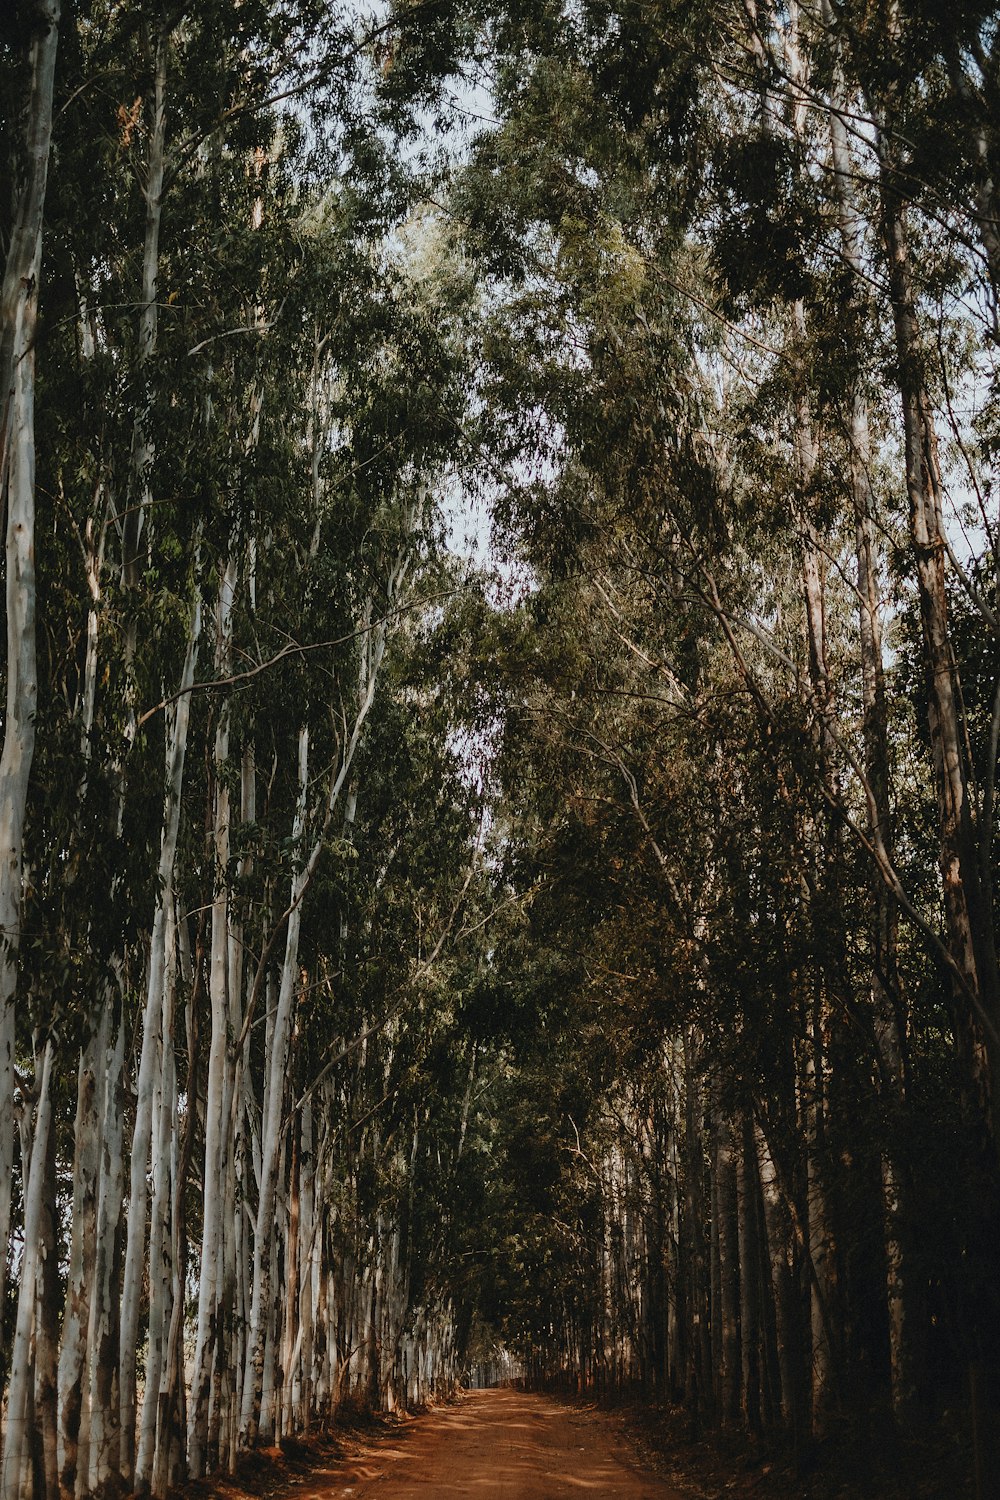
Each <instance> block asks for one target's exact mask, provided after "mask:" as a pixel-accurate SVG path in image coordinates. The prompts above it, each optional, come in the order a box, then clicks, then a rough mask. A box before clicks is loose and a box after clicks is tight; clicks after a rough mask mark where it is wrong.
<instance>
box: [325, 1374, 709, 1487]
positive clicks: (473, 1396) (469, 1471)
mask: <svg viewBox="0 0 1000 1500" xmlns="http://www.w3.org/2000/svg"><path fill="white" fill-rule="evenodd" d="M308 1493H309V1495H310V1496H315V1500H411V1497H422V1500H431V1497H434V1500H562V1497H564V1496H565V1497H571V1496H572V1497H577V1500H583V1497H584V1496H585V1495H592V1496H594V1497H595V1500H684V1497H683V1496H682V1494H681V1492H680V1491H679V1490H676V1489H674V1488H672V1487H670V1486H669V1485H667V1484H665V1483H664V1482H663V1481H662V1480H660V1479H657V1478H654V1477H653V1476H652V1475H650V1474H648V1473H643V1472H642V1471H640V1469H639V1468H638V1467H637V1459H636V1457H635V1454H634V1452H633V1451H632V1450H631V1449H629V1448H628V1447H627V1446H626V1445H625V1443H624V1441H623V1439H622V1437H621V1435H620V1433H618V1432H617V1431H616V1430H615V1428H614V1427H613V1426H612V1425H611V1424H610V1423H609V1422H608V1421H607V1420H606V1419H605V1418H603V1417H602V1416H601V1415H600V1414H599V1413H596V1412H594V1411H593V1410H590V1411H581V1410H580V1408H579V1407H575V1406H572V1405H567V1404H565V1403H563V1402H561V1401H559V1400H556V1399H554V1398H553V1397H551V1396H538V1395H534V1394H533V1395H525V1394H523V1393H522V1392H520V1391H510V1390H492V1391H474V1392H470V1393H469V1394H468V1395H466V1396H465V1397H464V1398H463V1400H462V1401H460V1402H459V1403H457V1404H456V1405H454V1406H451V1407H444V1408H439V1409H438V1410H436V1411H434V1412H432V1413H431V1414H429V1415H428V1416H426V1417H424V1418H423V1419H422V1420H421V1421H419V1422H417V1423H415V1424H414V1425H413V1426H412V1427H411V1428H410V1429H409V1431H408V1432H407V1433H406V1435H405V1437H404V1438H403V1439H402V1441H401V1442H392V1443H381V1444H379V1446H378V1448H377V1449H376V1450H375V1451H374V1452H373V1453H372V1454H371V1455H370V1459H369V1461H368V1462H366V1463H364V1464H362V1465H359V1466H357V1469H356V1472H355V1473H353V1474H351V1475H350V1476H344V1477H338V1478H334V1477H333V1475H330V1476H328V1482H327V1483H326V1484H325V1485H324V1486H323V1487H322V1488H320V1487H317V1488H316V1489H315V1490H313V1489H312V1488H311V1487H310V1489H309V1491H308Z"/></svg>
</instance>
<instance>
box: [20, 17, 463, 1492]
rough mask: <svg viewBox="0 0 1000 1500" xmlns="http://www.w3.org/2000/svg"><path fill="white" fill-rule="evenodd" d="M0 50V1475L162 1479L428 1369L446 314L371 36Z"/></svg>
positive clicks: (286, 25)
mask: <svg viewBox="0 0 1000 1500" xmlns="http://www.w3.org/2000/svg"><path fill="white" fill-rule="evenodd" d="M4 26H5V35H4V38H3V49H2V52H0V64H2V70H3V88H4V93H5V102H6V104H7V105H8V107H7V108H5V109H4V110H3V119H4V121H5V124H4V127H3V128H4V138H3V141H2V145H0V156H2V159H3V160H4V162H5V164H9V166H10V168H11V176H10V181H11V183H12V187H13V193H12V195H11V197H12V201H11V203H10V204H5V207H4V210H3V211H4V214H5V216H6V217H5V222H4V226H3V228H4V240H5V244H6V246H7V260H6V271H5V280H4V292H3V328H4V344H3V360H2V368H3V382H2V389H3V392H4V407H3V412H4V423H3V433H4V440H3V488H4V495H5V499H6V516H7V570H6V584H7V654H6V661H7V705H6V711H5V715H4V721H3V736H4V738H3V761H2V772H0V776H2V782H3V788H2V792H0V806H2V818H3V824H2V829H0V836H2V843H3V854H2V860H0V866H2V875H0V882H2V891H0V903H2V917H0V921H2V924H3V930H4V948H3V964H2V971H0V974H2V977H0V983H2V987H3V988H2V993H0V1193H2V1197H0V1245H2V1246H3V1253H2V1255H0V1276H2V1277H4V1278H5V1279H4V1280H3V1281H2V1282H0V1306H2V1310H3V1317H2V1329H3V1333H2V1343H0V1365H2V1370H3V1379H4V1395H5V1411H4V1420H3V1449H2V1482H0V1489H2V1493H3V1496H4V1497H5V1500H14V1497H16V1496H28V1495H31V1496H36V1497H39V1496H43V1495H45V1496H49V1497H54V1496H56V1495H61V1496H68V1497H72V1496H74V1495H86V1494H103V1493H111V1492H117V1491H119V1490H122V1489H125V1490H128V1491H132V1490H135V1491H138V1492H150V1491H152V1492H153V1493H155V1494H160V1495H162V1494H164V1493H166V1490H167V1487H168V1486H169V1485H171V1484H173V1483H175V1482H176V1481H177V1480H178V1479H180V1478H182V1477H184V1476H193V1477H197V1476H199V1475H202V1474H204V1473H206V1472H209V1471H211V1470H212V1469H215V1468H220V1467H221V1468H223V1469H226V1468H231V1467H232V1465H233V1463H234V1461H235V1456H236V1453H237V1451H238V1449H239V1448H242V1447H247V1446H250V1445H252V1444H253V1443H255V1442H256V1441H257V1440H258V1439H260V1440H263V1441H272V1440H274V1439H275V1438H276V1437H278V1436H281V1435H283V1434H287V1433H289V1432H291V1431H299V1430H302V1429H307V1428H308V1427H309V1426H310V1424H311V1423H313V1422H315V1421H317V1420H319V1419H326V1418H328V1417H329V1416H330V1415H331V1414H332V1413H333V1412H334V1411H335V1410H336V1409H337V1407H338V1406H339V1405H340V1403H341V1402H343V1401H344V1400H349V1399H356V1400H365V1401H369V1402H372V1403H374V1404H376V1405H387V1406H389V1407H392V1406H394V1405H398V1404H401V1403H403V1404H405V1403H407V1402H409V1403H411V1404H412V1403H414V1402H421V1401H423V1400H425V1399H426V1398H427V1395H428V1393H429V1392H430V1391H431V1390H433V1389H435V1388H437V1387H440V1386H444V1387H447V1386H448V1385H449V1384H450V1383H451V1382H453V1380H454V1379H455V1373H456V1369H457V1362H458V1359H459V1354H460V1349H459V1340H460V1336H461V1335H462V1322H461V1312H460V1309H459V1308H458V1307H457V1306H456V1304H455V1299H454V1294H453V1292H452V1290H451V1288H450V1285H449V1282H448V1279H447V1275H446V1271H447V1268H448V1266H449V1264H450V1258H451V1256H452V1254H453V1247H452V1242H451V1237H450V1235H449V1232H448V1218H447V1214H446V1212H445V1209H444V1207H442V1208H440V1209H439V1210H438V1211H437V1212H436V1213H435V1214H434V1216H433V1217H429V1213H430V1207H429V1206H430V1205H431V1204H433V1203H435V1202H437V1203H440V1204H441V1205H447V1204H448V1203H449V1202H451V1201H452V1199H453V1198H454V1200H455V1201H456V1202H457V1203H458V1204H461V1203H462V1202H463V1201H465V1199H467V1198H468V1197H469V1196H470V1194H471V1196H473V1197H474V1193H473V1192H472V1187H471V1184H472V1182H473V1181H474V1176H475V1171H476V1166H475V1162H474V1161H473V1162H472V1163H471V1165H469V1164H463V1161H464V1158H465V1157H466V1156H467V1153H466V1133H467V1129H468V1119H469V1111H470V1099H471V1093H472V1090H473V1089H474V1086H475V1083H476V1079H477V1073H476V1050H475V1046H474V1044H473V1041H472V1040H471V1039H470V1037H469V1036H468V1035H467V1034H466V1032H465V1030H464V1029H463V1027H462V1026H461V1024H460V1011H461V996H462V975H463V974H464V973H465V972H466V970H467V969H469V965H470V963H471V960H470V958H469V953H470V952H471V949H470V948H469V944H468V941H467V940H466V939H465V938H464V936H463V928H464V926H465V925H467V924H468V923H469V921H470V916H469V914H470V912H473V911H475V910H476V908H477V903H478V902H479V900H480V887H481V884H482V881H481V875H480V869H481V863H482V818H481V808H480V796H479V792H478V789H477V784H476V777H475V769H474V765H473V762H472V760H471V759H470V757H469V755H468V754H465V753H464V752H461V747H460V746H458V745H457V744H456V743H454V741H453V739H450V738H449V722H448V718H447V715H446V712H445V706H444V704H443V702H441V701H439V698H440V695H439V694H438V693H437V691H436V689H435V687H434V682H433V679H432V678H429V676H428V672H429V665H428V664H429V663H431V662H432V661H433V656H434V648H433V638H434V630H435V621H436V620H437V619H439V617H440V614H441V611H442V609H443V607H444V605H445V603H446V601H447V600H448V599H449V598H450V597H451V596H452V595H453V594H454V592H455V589H456V587H457V576H456V574H455V570H454V567H453V566H452V564H451V563H450V562H449V560H448V558H447V556H446V554H445V552H444V550H443V547H442V543H441V531H442V524H443V523H442V520H441V514H440V501H439V499H438V496H439V495H440V493H441V486H442V485H443V483H444V482H445V477H446V475H447V473H448V471H449V466H452V465H453V464H454V462H455V461H456V440H455V439H456V431H457V428H458V423H459V422H460V420H461V412H462V406H463V402H464V399H465V398H464V394H463V389H462V385H461V382H460V379H459V375H460V370H461V362H462V350H461V346H460V341H459V338H458V332H459V323H460V298H459V297H458V294H457V291H455V292H453V293H451V294H449V292H448V289H447V285H446V283H444V282H441V283H440V284H438V283H432V281H431V279H430V278H429V277H428V276H427V275H425V274H423V272H422V271H421V268H420V252H419V244H418V243H417V242H418V241H419V232H418V231H417V230H414V231H413V237H414V244H415V248H414V249H413V250H412V252H411V253H408V252H406V250H405V246H404V245H403V243H402V241H401V240H399V239H398V238H397V239H396V240H395V241H393V240H392V239H391V238H390V232H391V231H394V230H395V228H396V226H398V225H399V224H400V223H401V222H402V221H403V220H404V219H405V218H406V217H407V215H408V214H409V212H410V208H411V203H412V198H413V192H414V188H413V184H412V182H411V181H410V176H411V168H410V167H408V166H407V165H406V163H405V161H404V160H403V159H402V158H400V157H399V155H398V154H397V153H395V152H394V151H393V149H392V146H391V142H392V140H393V131H394V128H395V126H396V125H399V124H401V123H402V116H401V114H400V108H399V106H397V105H395V104H393V103H391V101H388V100H387V99H385V98H380V97H379V95H378V93H377V90H376V87H375V82H374V80H377V79H378V78H379V77H380V74H379V71H378V68H377V66H375V64H376V63H377V59H378V56H379V55H380V53H379V49H380V47H381V46H383V45H387V44H388V43H385V44H383V43H382V42H380V41H379V38H380V37H385V38H390V39H391V37H392V36H393V35H395V34H396V33H395V32H393V30H392V28H391V27H388V23H387V22H386V20H385V18H384V17H383V18H381V19H377V18H376V19H369V20H367V21H363V20H362V19H361V18H359V17H357V16H355V15H354V14H353V13H352V12H351V11H350V9H348V10H346V11H345V12H344V14H343V15H341V14H339V13H338V12H337V11H331V10H330V8H329V7H327V6H325V5H322V6H314V5H310V4H309V3H306V4H302V5H299V4H297V3H292V4H289V5H287V6H284V5H249V6H248V5H245V4H242V5H241V4H237V5H231V4H220V5H208V6H199V7H188V6H185V5H183V4H180V5H176V6H174V5H158V4H157V5H148V6H146V5H133V6H124V7H123V6H119V5H114V4H110V5H106V4H102V3H95V4H90V5H77V6H74V7H73V8H72V9H71V10H68V11H64V13H63V14H62V15H60V12H59V7H58V5H57V4H56V3H55V0H53V3H45V4H43V5H36V4H25V5H22V6H19V7H15V8H14V11H13V14H12V15H10V16H8V17H7V19H6V20H5V22H4ZM396 30H397V31H398V27H397V28H396ZM317 36H318V37H319V41H318V42H317V40H316V38H317ZM282 101H285V102H284V103H282ZM473 925H475V922H474V921H473ZM473 971H474V965H473V967H472V970H470V972H473ZM463 1173H464V1174H465V1175H464V1178H463ZM470 1173H471V1174H472V1175H471V1177H470ZM460 1184H461V1191H460ZM8 1246H9V1250H8Z"/></svg>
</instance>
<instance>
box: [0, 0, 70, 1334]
mask: <svg viewBox="0 0 1000 1500" xmlns="http://www.w3.org/2000/svg"><path fill="white" fill-rule="evenodd" d="M37 18H38V31H37V34H36V36H35V39H34V41H33V43H32V48H31V95H30V101H29V106H28V128H27V138H26V145H27V173H26V178H25V186H24V190H23V192H22V194H21V197H20V200H19V202H18V205H17V210H16V213H15V218H14V225H13V229H12V232H11V239H10V246H9V249H8V251H7V260H6V264H5V267H4V278H3V292H2V307H0V313H2V317H0V380H2V382H3V384H2V388H0V401H2V403H3V407H2V414H0V495H3V493H4V491H6V502H7V540H6V567H7V584H6V604H7V699H6V711H5V715H4V732H3V749H2V751H0V940H2V942H0V1305H2V1304H3V1301H4V1297H5V1290H6V1269H7V1245H8V1240H9V1237H10V1213H11V1167H12V1165H13V1159H14V1046H15V1032H14V996H15V991H16V988H17V950H18V943H19V940H20V931H21V927H20V919H21V883H22V858H23V840H24V815H25V809H26V805H27V798H28V780H29V777H30V775H31V762H32V757H33V755H34V749H35V724H34V715H35V702H36V698H37V693H38V676H37V665H36V659H35V322H36V318H37V313H38V278H39V273H40V270H41V260H42V223H43V218H44V210H45V186H46V181H47V178H48V165H49V150H50V143H51V137H52V94H53V86H54V79H55V61H56V47H57V43H58V36H59V3H58V0H39V3H38V5H37ZM2 1352H3V1350H2V1346H0V1355H2Z"/></svg>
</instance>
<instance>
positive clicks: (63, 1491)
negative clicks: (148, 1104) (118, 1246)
mask: <svg viewBox="0 0 1000 1500" xmlns="http://www.w3.org/2000/svg"><path fill="white" fill-rule="evenodd" d="M106 1018H107V1011H106V1010H105V1011H104V1012H103V1015H102V1021H101V1023H100V1024H98V1026H97V1027H96V1029H95V1030H94V1032H93V1033H92V1035H91V1036H90V1038H89V1039H88V1041H87V1044H86V1046H85V1048H84V1049H83V1051H82V1053H81V1055H80V1066H79V1076H78V1081H77V1102H76V1128H75V1131H74V1141H75V1145H74V1153H73V1221H72V1226H71V1231H70V1252H69V1275H68V1278H67V1282H66V1306H65V1310H64V1313H63V1329H62V1348H61V1350H60V1355H59V1454H58V1461H59V1492H60V1495H61V1497H62V1500H73V1497H74V1495H75V1493H76V1481H77V1455H78V1452H79V1446H80V1441H81V1438H83V1439H84V1449H83V1451H84V1454H86V1451H87V1450H86V1441H87V1439H86V1434H84V1433H83V1432H82V1431H81V1418H82V1415H83V1412H82V1407H83V1382H84V1372H85V1370H86V1364H87V1328H88V1326H89V1323H90V1301H91V1295H92V1288H93V1277H94V1260H95V1256H96V1253H97V1172H98V1164H99V1157H100V1126H101V1116H100V1108H99V1104H100V1092H101V1090H100V1079H99V1069H101V1068H103V1066H104V1063H105V1060H106V1059H105V1054H106V1050H107V1020H106Z"/></svg>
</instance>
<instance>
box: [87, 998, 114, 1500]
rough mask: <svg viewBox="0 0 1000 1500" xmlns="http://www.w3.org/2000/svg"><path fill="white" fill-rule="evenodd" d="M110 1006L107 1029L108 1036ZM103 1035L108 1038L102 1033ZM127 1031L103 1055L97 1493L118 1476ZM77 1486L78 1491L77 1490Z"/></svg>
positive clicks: (92, 1403)
mask: <svg viewBox="0 0 1000 1500" xmlns="http://www.w3.org/2000/svg"><path fill="white" fill-rule="evenodd" d="M110 1021H111V1018H110V1006H109V1016H108V1030H109V1031H110ZM105 1034H106V1033H105ZM124 1057H125V1026H124V1020H123V1019H122V1020H119V1022H118V1025H117V1032H116V1036H115V1040H114V1042H113V1043H112V1044H111V1045H110V1046H109V1047H108V1049H107V1051H106V1054H105V1059H106V1060H105V1070H104V1088H103V1097H102V1101H101V1116H102V1118H101V1171H100V1178H99V1193H98V1202H97V1251H96V1254H95V1257H94V1280H93V1289H92V1293H91V1301H90V1324H89V1327H88V1331H87V1360H88V1374H87V1389H88V1402H87V1416H88V1423H89V1439H90V1450H89V1453H85V1454H84V1458H85V1460H86V1461H87V1464H88V1475H89V1477H88V1479H87V1481H86V1484H85V1486H84V1487H85V1488H86V1489H87V1490H89V1491H90V1492H93V1493H97V1494H100V1493H101V1492H102V1491H103V1490H104V1489H105V1487H106V1486H108V1485H111V1484H113V1483H114V1482H116V1481H117V1479H118V1476H119V1444H118V1431H119V1429H118V1414H119V1410H120V1408H119V1403H118V1315H119V1289H120V1282H119V1257H120V1254H121V1217H122V1187H123V1181H124V1169H123V1164H122V1116H123V1109H122V1106H123V1092H124V1090H123V1084H122V1067H123V1063H124ZM78 1487H79V1486H78Z"/></svg>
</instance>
